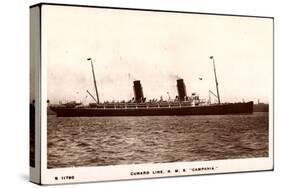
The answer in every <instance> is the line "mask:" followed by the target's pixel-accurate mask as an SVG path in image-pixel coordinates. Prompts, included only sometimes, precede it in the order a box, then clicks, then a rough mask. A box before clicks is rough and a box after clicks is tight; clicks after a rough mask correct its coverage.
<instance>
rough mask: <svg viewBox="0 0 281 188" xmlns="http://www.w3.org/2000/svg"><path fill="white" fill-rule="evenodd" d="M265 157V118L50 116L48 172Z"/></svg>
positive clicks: (247, 116)
mask: <svg viewBox="0 0 281 188" xmlns="http://www.w3.org/2000/svg"><path fill="white" fill-rule="evenodd" d="M267 156H268V113H267V112H265V113H264V112H258V113H254V114H251V115H211V116H143V117H56V116H54V115H49V116H48V168H61V167H74V166H103V165H118V164H138V163H164V162H176V161H204V160H219V159H240V158H253V157H267Z"/></svg>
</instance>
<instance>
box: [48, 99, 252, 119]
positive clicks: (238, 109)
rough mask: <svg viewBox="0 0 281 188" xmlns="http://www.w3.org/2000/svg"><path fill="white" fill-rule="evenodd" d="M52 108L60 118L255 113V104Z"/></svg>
mask: <svg viewBox="0 0 281 188" xmlns="http://www.w3.org/2000/svg"><path fill="white" fill-rule="evenodd" d="M50 108H51V110H53V111H54V112H56V114H57V116H58V117H91V116H184V115H224V114H245V113H248V114H249V113H253V102H247V103H229V104H220V105H208V106H188V107H187V106H184V107H179V106H178V107H160V108H158V107H155V108H152V107H149V108H91V107H82V108H81V107H80V108H79V107H74V108H69V107H61V106H60V107H50Z"/></svg>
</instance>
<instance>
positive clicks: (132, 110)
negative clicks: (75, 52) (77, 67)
mask: <svg viewBox="0 0 281 188" xmlns="http://www.w3.org/2000/svg"><path fill="white" fill-rule="evenodd" d="M210 59H212V62H213V67H214V75H215V84H216V94H214V92H212V91H210V90H209V95H210V94H212V95H213V96H215V97H216V99H217V103H214V104H211V102H210V100H209V101H208V102H206V101H205V100H202V99H200V98H199V95H197V94H196V93H192V94H191V96H187V94H186V87H185V83H184V80H183V79H177V91H178V95H177V96H176V98H175V99H174V100H169V101H165V100H163V99H162V98H160V99H159V100H157V99H153V100H149V101H148V100H146V98H145V97H144V94H143V89H142V85H141V81H140V80H135V81H134V82H133V89H134V98H132V99H131V100H129V101H122V102H103V103H101V102H100V99H99V94H98V89H97V84H96V79H95V73H94V66H93V61H92V59H91V58H88V59H87V60H89V61H90V62H91V67H92V74H93V80H94V86H95V94H96V96H95V97H94V96H93V95H92V94H91V93H90V92H89V91H88V90H87V92H88V94H89V95H90V96H91V97H92V98H93V100H94V101H95V102H94V103H89V105H82V104H81V103H76V102H75V101H74V102H69V103H65V104H61V105H50V109H51V110H52V111H54V112H55V113H56V115H57V116H58V117H74V116H77V117H82V116H88V117H89V116H175V115H178V116H183V115H224V114H245V113H253V101H250V102H238V103H221V100H220V95H219V88H218V81H217V75H216V67H215V60H214V57H213V56H211V57H210Z"/></svg>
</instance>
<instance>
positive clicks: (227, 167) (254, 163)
mask: <svg viewBox="0 0 281 188" xmlns="http://www.w3.org/2000/svg"><path fill="white" fill-rule="evenodd" d="M41 8H42V9H41V13H42V14H41V27H42V28H41V39H42V41H41V45H42V49H45V45H46V42H45V41H44V38H45V37H44V22H43V20H44V14H43V13H44V5H43V6H42V7H41ZM269 19H270V18H269ZM273 24H274V23H273ZM272 29H273V28H272ZM273 50H274V49H273ZM46 57H47V55H46V53H45V52H44V50H42V54H41V58H42V59H41V78H42V87H41V94H42V95H41V98H42V101H41V102H42V103H41V104H42V105H41V118H42V119H41V183H42V184H64V183H78V182H93V181H104V180H122V179H142V178H156V177H168V176H186V175H200V174H217V173H231V172H245V171H260V170H273V77H272V89H271V91H272V94H271V95H270V99H269V104H270V112H271V113H269V157H267V158H250V159H228V160H215V161H201V162H200V161H196V162H177V163H160V164H138V165H116V166H99V167H77V168H59V169H47V103H46V101H47V64H46V63H47V61H46ZM272 62H273V56H272ZM273 63H274V62H273ZM272 75H273V69H272ZM192 168H214V170H203V171H192V170H191V169H192ZM183 169H185V170H186V172H183ZM157 170H162V171H164V172H165V174H152V172H153V171H157ZM167 170H171V173H170V174H167V173H166V171H167ZM175 170H179V172H177V173H176V172H175ZM142 171H149V172H150V174H149V175H131V172H142ZM62 176H74V177H75V178H74V179H71V180H61V179H60V177H62ZM55 177H58V180H55Z"/></svg>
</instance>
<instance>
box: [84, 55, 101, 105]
mask: <svg viewBox="0 0 281 188" xmlns="http://www.w3.org/2000/svg"><path fill="white" fill-rule="evenodd" d="M87 60H88V61H91V66H92V73H93V79H94V85H95V90H96V95H97V103H98V104H99V103H100V99H99V92H98V88H97V83H96V78H95V72H94V65H93V61H92V58H88V59H87Z"/></svg>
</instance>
